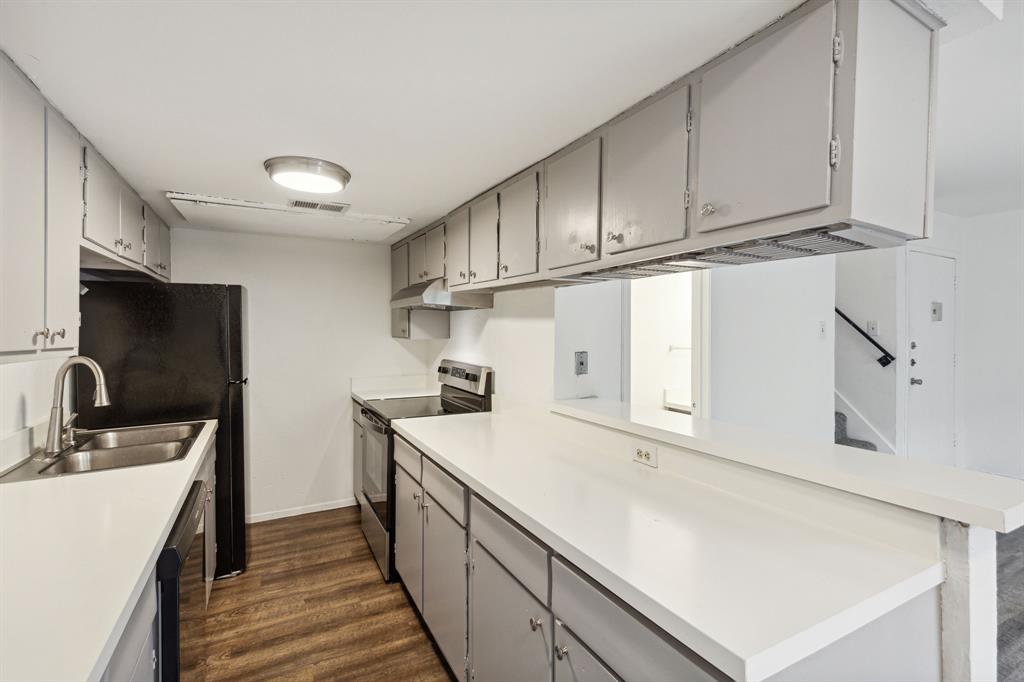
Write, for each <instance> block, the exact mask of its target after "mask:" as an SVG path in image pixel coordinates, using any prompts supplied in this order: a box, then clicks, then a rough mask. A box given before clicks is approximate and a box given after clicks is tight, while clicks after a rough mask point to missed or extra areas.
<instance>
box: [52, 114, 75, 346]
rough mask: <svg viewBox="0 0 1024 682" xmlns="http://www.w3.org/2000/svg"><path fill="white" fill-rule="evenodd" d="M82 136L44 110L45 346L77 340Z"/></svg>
mask: <svg viewBox="0 0 1024 682" xmlns="http://www.w3.org/2000/svg"><path fill="white" fill-rule="evenodd" d="M81 166H82V141H81V139H80V138H79V137H78V131H76V130H75V129H74V128H72V127H71V124H70V123H68V122H67V121H65V120H64V119H63V118H61V115H60V114H58V113H57V112H56V111H54V110H52V109H47V111H46V326H47V327H48V328H49V329H50V338H49V339H48V342H47V348H74V347H76V346H77V345H78V296H79V294H78V268H79V251H78V243H79V241H81V234H82V168H81Z"/></svg>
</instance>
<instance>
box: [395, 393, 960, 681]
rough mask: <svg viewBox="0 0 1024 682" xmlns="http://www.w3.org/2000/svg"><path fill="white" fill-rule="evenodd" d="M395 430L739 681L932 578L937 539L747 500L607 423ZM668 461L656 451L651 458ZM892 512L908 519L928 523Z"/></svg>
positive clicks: (790, 658)
mask: <svg viewBox="0 0 1024 682" xmlns="http://www.w3.org/2000/svg"><path fill="white" fill-rule="evenodd" d="M393 426H394V428H395V430H396V431H397V433H398V434H399V435H400V436H401V437H403V438H405V439H406V440H408V441H409V442H410V443H412V444H413V445H414V446H416V447H417V448H419V449H420V450H421V451H423V452H424V453H425V454H426V455H427V456H428V457H430V458H432V459H434V460H435V461H436V462H437V463H438V464H439V465H440V466H442V467H443V468H444V469H446V470H447V471H449V472H450V473H451V474H452V475H453V476H455V477H456V478H458V479H460V480H461V481H462V482H463V483H465V484H466V485H467V486H468V487H470V488H471V489H472V490H473V491H474V492H475V493H477V494H478V495H480V496H481V497H483V498H485V499H486V500H487V501H489V502H490V503H491V504H493V505H495V506H496V507H497V508H498V509H500V510H501V511H502V512H504V513H505V514H506V515H508V516H509V517H510V518H512V519H513V520H514V521H516V522H517V523H519V524H520V525H522V526H523V527H524V528H526V529H527V530H528V531H529V532H531V533H533V534H534V535H535V536H537V537H538V538H539V539H540V540H541V541H543V542H544V543H546V544H547V545H549V546H550V547H551V548H552V549H553V550H554V551H555V552H556V553H558V554H560V555H562V556H564V557H565V558H566V559H568V560H569V561H571V562H572V563H574V564H575V565H576V566H578V567H579V568H580V569H581V570H583V571H584V572H586V573H587V574H589V575H590V576H591V577H592V578H593V579H594V580H596V581H598V582H599V583H601V584H602V585H603V586H604V587H605V588H607V589H608V590H610V591H611V592H613V593H614V594H616V595H618V596H619V597H620V598H621V599H623V600H624V601H625V602H626V603H628V604H630V605H631V606H632V607H633V608H635V609H637V610H638V611H639V612H640V613H642V614H643V615H645V616H646V617H648V618H650V619H651V620H652V621H653V622H654V623H656V624H657V625H659V626H660V627H661V628H663V629H664V630H665V631H666V632H668V633H670V634H671V635H672V636H674V637H675V638H676V639H678V640H679V641H680V642H682V643H683V644H685V645H686V646H688V647H690V648H691V649H693V650H694V651H696V652H697V653H698V654H700V655H701V656H703V657H704V658H706V659H707V660H708V661H710V662H711V663H712V664H714V665H715V666H717V667H718V668H719V669H721V670H722V671H724V672H725V673H726V674H728V675H729V676H731V677H733V678H735V679H738V680H762V679H764V678H766V677H769V676H771V675H772V674H774V673H775V672H778V671H781V670H783V669H785V668H787V667H788V666H790V665H792V664H793V663H796V662H798V661H800V660H802V659H804V658H806V657H807V656H809V655H811V654H813V653H814V652H816V651H818V650H820V649H821V648H823V647H825V646H827V645H828V644H830V643H832V642H835V641H837V640H839V639H841V638H842V637H844V636H845V635H846V634H849V633H850V632H852V631H853V630H855V629H857V628H859V627H861V626H862V625H865V624H867V623H869V622H871V621H872V620H874V619H876V618H878V617H880V616H881V615H884V614H885V613H888V612H890V611H892V610H894V609H896V608H897V607H899V606H901V605H903V604H905V603H907V602H908V601H910V600H911V599H913V598H915V597H916V596H919V595H922V594H924V593H925V592H927V591H929V590H931V589H933V588H935V587H936V586H937V585H939V584H941V582H942V580H943V568H942V564H941V561H940V559H939V558H938V555H937V553H936V547H935V543H932V546H931V548H930V549H929V548H927V547H922V546H916V547H913V548H901V547H900V546H899V543H896V542H893V543H887V542H882V541H879V540H878V538H873V537H868V536H866V535H858V534H856V533H853V532H849V530H848V529H837V528H834V527H830V526H829V525H827V524H826V523H823V522H822V521H821V519H818V518H814V515H813V514H810V515H808V516H807V517H806V518H805V517H802V516H800V515H799V514H794V513H793V512H792V510H791V509H790V510H785V509H780V508H774V507H773V506H771V505H768V504H765V502H764V501H763V500H761V501H758V500H751V499H748V498H747V497H746V496H745V495H743V494H741V493H737V492H730V491H729V488H728V486H727V485H724V484H723V485H721V486H718V485H715V484H714V482H713V481H709V480H707V478H706V477H705V478H704V479H703V480H702V479H700V478H698V477H690V476H688V475H686V474H685V472H686V468H685V467H678V466H677V467H675V468H673V465H672V463H671V462H667V461H663V463H662V465H661V467H660V468H659V469H651V468H649V467H645V466H642V465H640V464H637V463H635V462H633V461H631V459H630V455H629V454H628V453H625V452H622V453H620V452H618V450H616V449H614V447H613V446H610V445H609V437H608V431H607V429H602V428H599V427H595V426H592V425H589V424H586V425H582V428H581V424H580V423H579V422H576V421H575V420H572V419H567V418H565V417H563V416H558V415H555V414H551V413H549V412H546V411H538V410H527V409H524V410H508V411H497V412H490V413H480V414H466V415H447V416H444V417H424V418H419V419H408V420H397V421H396V422H393ZM615 447H617V446H615ZM672 456H673V455H672V454H671V453H668V451H667V448H666V450H665V451H663V452H662V454H661V457H662V459H663V460H665V458H666V457H669V458H670V457H672ZM694 456H695V455H694ZM765 476H767V474H765ZM768 485H769V486H770V485H771V484H770V483H769V484H768ZM780 488H781V484H780ZM835 494H845V493H835ZM872 504H876V503H872ZM898 513H899V514H901V515H905V516H909V517H912V518H913V519H914V520H913V521H912V523H914V524H919V523H924V522H925V521H927V520H928V517H926V516H925V515H923V514H919V513H917V512H908V511H905V510H899V512H898ZM932 523H933V524H934V520H932ZM930 527H931V528H935V526H934V525H932V526H930ZM924 544H925V545H927V543H924ZM755 557H756V560H753V559H754V558H755Z"/></svg>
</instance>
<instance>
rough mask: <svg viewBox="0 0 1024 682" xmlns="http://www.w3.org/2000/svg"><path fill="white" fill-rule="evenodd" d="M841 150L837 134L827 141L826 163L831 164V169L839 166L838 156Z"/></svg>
mask: <svg viewBox="0 0 1024 682" xmlns="http://www.w3.org/2000/svg"><path fill="white" fill-rule="evenodd" d="M841 152H842V147H841V146H840V144H839V136H838V135H836V136H835V137H833V138H832V139H831V140H829V141H828V165H830V166H832V168H833V169H838V168H839V156H840V153H841Z"/></svg>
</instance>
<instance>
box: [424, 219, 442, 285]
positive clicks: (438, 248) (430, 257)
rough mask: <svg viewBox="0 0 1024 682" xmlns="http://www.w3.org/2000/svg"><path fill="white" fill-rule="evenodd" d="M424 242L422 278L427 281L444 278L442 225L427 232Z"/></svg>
mask: <svg viewBox="0 0 1024 682" xmlns="http://www.w3.org/2000/svg"><path fill="white" fill-rule="evenodd" d="M425 239H426V241H425V242H424V251H423V255H424V262H423V272H424V273H426V274H425V276H424V278H425V279H428V280H434V279H440V278H442V277H444V225H438V226H437V227H435V228H432V229H431V230H429V231H428V232H427V233H426V235H425Z"/></svg>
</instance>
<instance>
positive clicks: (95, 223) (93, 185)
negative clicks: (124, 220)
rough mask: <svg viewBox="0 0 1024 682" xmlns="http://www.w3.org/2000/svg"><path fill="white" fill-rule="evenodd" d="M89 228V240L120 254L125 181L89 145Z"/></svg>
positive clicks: (86, 152)
mask: <svg viewBox="0 0 1024 682" xmlns="http://www.w3.org/2000/svg"><path fill="white" fill-rule="evenodd" d="M85 165H86V168H88V173H87V175H86V178H85V204H86V214H85V228H84V231H83V234H84V235H85V238H86V239H88V240H89V241H91V242H93V243H94V244H97V245H99V246H102V247H103V248H105V249H107V250H108V251H110V252H112V253H118V246H119V245H120V243H121V242H120V239H121V179H120V178H119V177H118V176H117V171H115V170H114V167H113V166H111V165H110V164H109V163H107V161H106V159H104V158H103V157H102V156H100V155H99V152H97V151H96V150H95V149H94V148H92V147H90V146H86V148H85Z"/></svg>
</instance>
